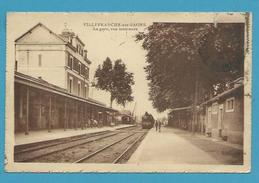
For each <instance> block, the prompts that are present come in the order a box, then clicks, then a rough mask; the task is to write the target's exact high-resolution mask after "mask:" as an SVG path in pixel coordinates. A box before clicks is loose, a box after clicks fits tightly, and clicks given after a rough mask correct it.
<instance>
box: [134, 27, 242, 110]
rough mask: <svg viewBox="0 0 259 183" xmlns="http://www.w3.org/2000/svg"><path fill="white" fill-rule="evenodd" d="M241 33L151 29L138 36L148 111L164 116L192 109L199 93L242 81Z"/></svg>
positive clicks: (224, 29)
mask: <svg viewBox="0 0 259 183" xmlns="http://www.w3.org/2000/svg"><path fill="white" fill-rule="evenodd" d="M243 33H244V24H218V25H217V26H214V24H208V23H206V24H205V23H201V24H198V23H194V24H192V23H153V24H152V25H151V26H149V27H148V29H147V32H145V33H144V32H141V33H138V34H137V35H136V41H143V42H142V47H143V48H144V49H145V50H146V51H147V55H146V62H147V66H146V67H145V71H146V73H147V80H148V81H149V87H150V90H149V96H150V99H151V100H152V103H153V106H154V107H155V108H156V109H157V110H158V111H164V110H166V109H170V108H175V107H183V106H187V105H192V104H194V103H195V98H197V97H198V96H195V95H197V93H198V92H197V91H196V90H198V89H199V88H202V89H203V90H205V91H206V92H212V93H213V92H214V91H215V85H218V86H222V87H224V86H225V83H226V82H227V81H229V80H230V78H235V77H237V76H242V75H243V57H244V56H243ZM219 76H220V77H219ZM194 106H196V105H194Z"/></svg>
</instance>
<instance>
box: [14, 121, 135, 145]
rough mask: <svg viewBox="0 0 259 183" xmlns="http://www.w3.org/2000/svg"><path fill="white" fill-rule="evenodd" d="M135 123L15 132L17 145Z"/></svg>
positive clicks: (114, 128)
mask: <svg viewBox="0 0 259 183" xmlns="http://www.w3.org/2000/svg"><path fill="white" fill-rule="evenodd" d="M130 126H134V125H126V124H120V125H117V126H114V127H102V128H86V129H83V130H82V129H80V128H78V129H76V130H75V129H66V131H64V129H53V130H51V132H48V131H47V130H40V131H31V132H30V133H29V134H28V135H25V134H24V133H17V134H15V145H23V144H30V143H34V142H41V141H48V140H54V139H59V138H66V137H72V136H77V135H83V134H89V133H96V132H102V131H113V130H116V129H121V128H127V127H130Z"/></svg>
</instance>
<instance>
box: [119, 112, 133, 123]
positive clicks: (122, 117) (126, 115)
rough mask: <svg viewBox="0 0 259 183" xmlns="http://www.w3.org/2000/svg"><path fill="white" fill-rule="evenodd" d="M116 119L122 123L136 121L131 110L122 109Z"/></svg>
mask: <svg viewBox="0 0 259 183" xmlns="http://www.w3.org/2000/svg"><path fill="white" fill-rule="evenodd" d="M116 121H117V123H121V124H131V123H133V122H134V119H133V116H132V114H131V112H130V111H129V110H121V111H118V112H117V114H116Z"/></svg>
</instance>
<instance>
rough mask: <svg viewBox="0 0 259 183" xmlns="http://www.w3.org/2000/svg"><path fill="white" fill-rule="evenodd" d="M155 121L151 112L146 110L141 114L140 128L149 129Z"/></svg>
mask: <svg viewBox="0 0 259 183" xmlns="http://www.w3.org/2000/svg"><path fill="white" fill-rule="evenodd" d="M154 123H155V119H154V118H153V116H152V114H149V113H148V112H146V113H145V114H144V115H143V116H142V122H141V124H142V128H143V129H151V128H152V127H153V126H154Z"/></svg>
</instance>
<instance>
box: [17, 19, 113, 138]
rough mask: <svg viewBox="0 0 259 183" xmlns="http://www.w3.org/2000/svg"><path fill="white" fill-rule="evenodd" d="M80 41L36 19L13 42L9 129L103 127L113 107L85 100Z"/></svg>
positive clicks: (83, 56) (85, 66)
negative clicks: (12, 120)
mask: <svg viewBox="0 0 259 183" xmlns="http://www.w3.org/2000/svg"><path fill="white" fill-rule="evenodd" d="M90 64H91V62H90V61H89V60H88V58H87V50H86V49H85V45H84V43H83V42H82V41H81V40H80V38H79V37H78V36H77V35H75V33H74V32H72V31H71V30H68V29H67V28H65V29H64V30H63V31H62V33H61V34H59V35H58V34H55V33H54V32H53V31H51V30H50V29H48V28H47V27H46V26H45V25H43V24H41V23H39V24H37V25H35V26H34V27H32V28H31V29H30V30H29V31H27V32H26V33H24V34H23V35H21V36H20V37H19V38H17V39H16V40H15V74H14V75H15V77H14V88H15V91H14V101H15V132H16V133H19V132H25V134H28V133H29V131H32V130H46V129H47V130H48V131H51V130H52V129H57V128H63V129H68V128H73V129H78V128H81V129H84V128H87V127H96V126H99V127H100V126H102V125H105V126H109V125H111V124H112V122H113V121H114V119H113V118H114V116H115V113H116V110H114V109H112V108H109V107H106V105H105V104H103V103H101V102H99V101H96V100H94V99H91V98H89V66H90Z"/></svg>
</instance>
